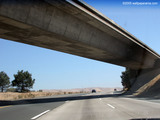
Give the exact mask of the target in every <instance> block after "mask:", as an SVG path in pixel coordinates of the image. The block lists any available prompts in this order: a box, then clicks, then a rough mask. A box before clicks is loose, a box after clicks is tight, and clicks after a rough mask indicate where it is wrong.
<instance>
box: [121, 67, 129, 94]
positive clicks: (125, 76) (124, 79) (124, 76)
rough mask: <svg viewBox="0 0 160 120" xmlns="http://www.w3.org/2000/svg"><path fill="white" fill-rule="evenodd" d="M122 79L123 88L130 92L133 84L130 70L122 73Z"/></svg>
mask: <svg viewBox="0 0 160 120" xmlns="http://www.w3.org/2000/svg"><path fill="white" fill-rule="evenodd" d="M121 79H122V81H121V83H122V86H123V90H124V91H128V90H129V89H130V88H131V83H130V79H131V77H130V70H129V69H126V70H125V71H123V72H122V75H121Z"/></svg>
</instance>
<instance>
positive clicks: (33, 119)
mask: <svg viewBox="0 0 160 120" xmlns="http://www.w3.org/2000/svg"><path fill="white" fill-rule="evenodd" d="M49 111H50V110H46V111H44V112H43V113H41V114H39V115H36V116H35V117H33V118H31V119H32V120H35V119H37V118H38V117H40V116H42V115H44V114H45V113H47V112H49Z"/></svg>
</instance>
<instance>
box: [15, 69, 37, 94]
mask: <svg viewBox="0 0 160 120" xmlns="http://www.w3.org/2000/svg"><path fill="white" fill-rule="evenodd" d="M14 78H15V79H14V80H13V81H12V86H16V87H17V90H18V91H19V92H27V91H29V89H30V88H32V87H33V84H34V82H35V79H32V74H30V73H29V72H28V71H25V72H24V71H23V70H21V71H18V72H17V74H14Z"/></svg>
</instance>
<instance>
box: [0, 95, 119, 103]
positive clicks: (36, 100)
mask: <svg viewBox="0 0 160 120" xmlns="http://www.w3.org/2000/svg"><path fill="white" fill-rule="evenodd" d="M119 96H121V95H120V94H106V95H85V96H82V95H78V96H63V97H62V96H59V97H55V96H53V98H52V97H51V96H50V98H45V97H44V98H34V99H24V100H14V101H10V100H0V106H6V105H23V104H39V103H50V102H63V101H64V102H65V101H72V100H86V99H96V98H107V97H119Z"/></svg>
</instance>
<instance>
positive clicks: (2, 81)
mask: <svg viewBox="0 0 160 120" xmlns="http://www.w3.org/2000/svg"><path fill="white" fill-rule="evenodd" d="M9 84H10V81H9V77H8V75H7V74H6V73H5V72H3V71H1V72H0V89H1V92H3V91H4V89H5V88H8V87H9Z"/></svg>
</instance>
